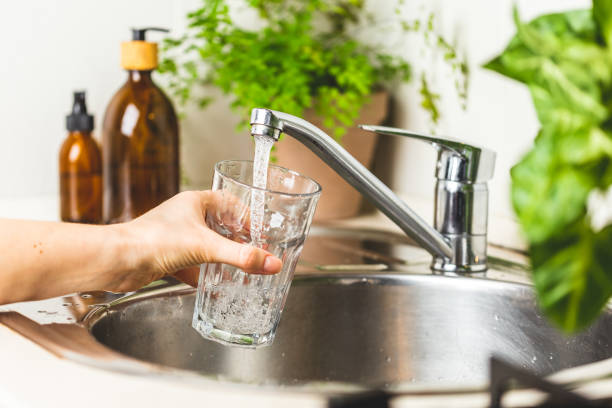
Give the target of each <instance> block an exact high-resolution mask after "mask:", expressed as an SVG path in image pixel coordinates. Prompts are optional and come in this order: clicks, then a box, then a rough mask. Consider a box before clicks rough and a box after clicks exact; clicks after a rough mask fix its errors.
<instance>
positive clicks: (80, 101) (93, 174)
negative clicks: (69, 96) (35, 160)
mask: <svg viewBox="0 0 612 408" xmlns="http://www.w3.org/2000/svg"><path fill="white" fill-rule="evenodd" d="M93 127H94V119H93V116H92V115H89V114H88V113H87V106H86V105H85V92H75V93H74V104H73V106H72V113H71V114H70V115H68V116H67V117H66V128H67V129H68V132H69V133H68V137H67V138H66V140H65V141H64V143H63V144H62V147H61V149H60V154H59V169H60V209H61V210H60V212H61V219H62V221H69V222H82V223H88V224H99V223H101V222H102V157H101V154H100V148H99V147H98V143H96V141H95V140H94V138H93V137H92V136H91V131H92V130H93Z"/></svg>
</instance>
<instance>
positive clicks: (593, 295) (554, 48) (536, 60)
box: [486, 0, 612, 331]
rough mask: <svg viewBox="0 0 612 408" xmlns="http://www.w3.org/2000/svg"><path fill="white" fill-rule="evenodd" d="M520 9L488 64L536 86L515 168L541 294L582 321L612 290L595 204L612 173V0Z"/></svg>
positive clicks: (573, 321) (563, 322) (610, 260)
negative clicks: (591, 199) (530, 13)
mask: <svg viewBox="0 0 612 408" xmlns="http://www.w3.org/2000/svg"><path fill="white" fill-rule="evenodd" d="M514 16H515V22H516V26H517V34H516V36H515V37H514V38H513V39H512V40H511V41H510V43H509V45H508V47H507V48H506V50H504V52H503V53H502V54H501V55H500V56H498V57H496V58H495V59H493V60H492V61H491V62H489V63H488V64H487V65H486V67H487V68H489V69H492V70H495V71H497V72H499V73H501V74H503V75H506V76H508V77H511V78H513V79H516V80H518V81H520V82H523V83H525V84H526V85H527V86H528V87H529V90H530V92H531V96H532V99H533V103H534V107H535V109H536V112H537V115H538V119H539V121H540V123H541V126H542V128H541V130H540V133H539V134H538V137H537V138H536V140H535V143H534V146H533V148H532V149H531V151H529V152H528V153H527V154H526V155H525V156H524V157H523V158H522V160H521V161H520V162H519V163H518V164H517V165H516V166H514V168H513V169H512V171H511V176H512V202H513V206H514V209H515V211H516V214H517V216H518V219H519V222H520V224H521V226H522V229H523V231H524V233H525V235H526V237H527V239H528V241H529V244H530V255H531V260H532V265H533V269H534V283H535V286H536V289H537V292H538V296H539V300H540V304H541V306H542V308H543V309H544V311H545V312H546V314H547V315H548V316H549V317H550V318H551V320H553V321H554V322H555V323H556V324H557V325H559V326H560V327H561V328H563V329H564V330H566V331H575V330H578V329H581V328H583V327H585V326H586V325H588V324H589V323H590V322H592V321H593V319H594V318H595V317H596V316H597V315H598V313H599V312H600V311H601V309H602V307H603V306H604V305H605V304H606V302H607V301H608V299H609V298H610V296H611V295H612V227H606V228H604V229H603V230H602V231H600V232H595V231H593V230H592V228H591V227H590V221H589V215H588V213H587V206H586V202H587V198H588V196H589V194H590V193H591V192H592V191H593V190H594V189H598V188H599V189H607V188H609V187H610V184H611V182H612V178H611V177H610V173H611V171H612V169H611V167H612V166H610V163H611V162H612V137H611V134H610V132H609V129H610V125H609V124H610V123H612V120H611V118H612V111H611V108H612V103H611V102H612V101H611V95H612V87H611V86H610V85H611V82H612V51H611V49H610V48H609V46H612V0H595V1H594V5H593V9H592V10H574V11H569V12H565V13H556V14H549V15H545V16H541V17H538V18H536V19H535V20H533V21H531V22H529V23H526V24H524V23H522V22H520V20H519V18H518V13H517V11H516V10H515V13H514Z"/></svg>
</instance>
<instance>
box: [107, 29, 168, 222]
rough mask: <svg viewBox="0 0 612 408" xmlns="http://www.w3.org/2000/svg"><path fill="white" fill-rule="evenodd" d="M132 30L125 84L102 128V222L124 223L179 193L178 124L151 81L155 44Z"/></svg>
mask: <svg viewBox="0 0 612 408" xmlns="http://www.w3.org/2000/svg"><path fill="white" fill-rule="evenodd" d="M149 30H155V31H164V32H167V31H168V30H164V29H159V28H143V29H134V30H132V32H133V38H132V40H133V41H129V42H124V43H122V44H121V66H122V67H123V68H124V69H126V70H127V72H128V79H127V82H126V83H125V85H123V87H121V89H119V91H117V93H116V94H115V96H113V98H112V100H111V101H110V103H109V105H108V108H107V109H106V114H105V115H104V123H103V128H102V150H103V158H104V222H105V223H116V222H123V221H128V220H130V219H132V218H135V217H138V216H139V215H141V214H143V213H145V212H146V211H148V210H150V209H151V208H153V207H155V206H156V205H158V204H160V203H161V202H162V201H164V200H166V199H168V198H170V197H172V196H173V195H175V194H176V193H178V191H179V135H178V120H177V117H176V113H175V112H174V108H173V107H172V103H171V102H170V100H169V99H168V98H167V97H166V95H164V93H163V92H162V90H161V89H159V88H158V87H157V85H155V83H154V82H153V80H152V78H151V73H152V71H153V70H154V69H155V68H156V67H157V44H156V43H151V42H146V41H145V33H146V31H149Z"/></svg>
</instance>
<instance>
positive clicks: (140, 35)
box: [132, 27, 170, 41]
mask: <svg viewBox="0 0 612 408" xmlns="http://www.w3.org/2000/svg"><path fill="white" fill-rule="evenodd" d="M147 31H161V32H162V33H168V32H170V30H168V29H166V28H160V27H145V28H132V41H145V34H146V32H147Z"/></svg>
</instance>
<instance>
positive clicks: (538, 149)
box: [510, 136, 596, 244]
mask: <svg viewBox="0 0 612 408" xmlns="http://www.w3.org/2000/svg"><path fill="white" fill-rule="evenodd" d="M553 149H554V141H553V140H552V139H551V138H550V137H548V138H547V137H545V136H544V137H542V136H540V138H539V140H538V141H537V142H536V145H535V147H534V149H532V150H531V151H530V152H529V153H527V155H526V156H525V157H523V159H522V160H521V161H520V162H519V163H518V164H516V165H515V166H514V167H513V168H512V170H511V171H510V174H511V177H512V204H513V206H514V210H515V212H516V214H517V216H518V218H519V221H520V223H521V226H522V229H523V231H524V233H525V235H526V236H527V238H528V239H529V242H530V243H532V244H537V243H541V242H543V241H546V240H547V239H550V238H552V237H554V236H555V235H556V234H559V233H561V232H562V231H563V230H564V229H565V228H566V225H568V224H570V223H572V222H574V221H575V220H576V219H577V218H579V217H580V216H583V215H584V213H585V202H586V197H587V195H588V193H589V192H590V191H591V189H593V188H594V187H595V185H596V183H595V181H594V180H593V179H592V178H591V177H590V175H589V174H588V173H587V172H584V171H579V170H576V169H574V168H573V167H568V166H565V165H563V164H562V163H560V162H559V161H558V160H557V159H556V158H555V155H554V153H553Z"/></svg>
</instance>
